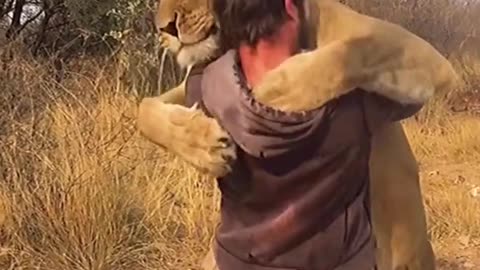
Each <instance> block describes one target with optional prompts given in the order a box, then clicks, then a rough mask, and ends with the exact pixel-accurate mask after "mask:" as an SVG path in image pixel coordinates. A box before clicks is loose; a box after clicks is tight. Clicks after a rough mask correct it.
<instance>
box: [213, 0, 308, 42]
mask: <svg viewBox="0 0 480 270" xmlns="http://www.w3.org/2000/svg"><path fill="white" fill-rule="evenodd" d="M284 1H285V0H213V10H214V13H215V16H216V17H217V21H218V23H219V25H220V35H221V38H222V43H223V44H224V45H225V46H226V47H227V48H235V49H236V48H238V47H239V46H240V45H241V44H242V43H247V44H248V45H255V44H256V43H257V42H258V41H259V39H261V38H265V37H268V36H271V35H273V34H274V33H275V32H276V31H277V30H278V27H279V26H280V25H282V24H283V23H284V22H285V21H286V20H288V19H289V16H288V14H287V11H286V9H285V2H284ZM301 1H303V0H293V2H294V3H295V4H296V5H297V6H298V5H299V3H300V2H301Z"/></svg>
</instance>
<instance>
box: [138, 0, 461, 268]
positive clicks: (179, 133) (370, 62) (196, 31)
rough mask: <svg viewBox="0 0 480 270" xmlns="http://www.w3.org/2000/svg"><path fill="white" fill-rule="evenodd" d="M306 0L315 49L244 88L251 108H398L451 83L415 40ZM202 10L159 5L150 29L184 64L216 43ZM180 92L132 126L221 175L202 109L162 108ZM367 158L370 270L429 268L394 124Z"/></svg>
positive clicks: (222, 156) (150, 105) (408, 166)
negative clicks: (373, 100)
mask: <svg viewBox="0 0 480 270" xmlns="http://www.w3.org/2000/svg"><path fill="white" fill-rule="evenodd" d="M307 2H308V5H309V6H308V7H307V8H308V19H309V24H310V29H311V31H312V34H313V35H312V36H313V37H316V39H315V40H312V42H314V43H315V44H316V45H317V47H318V48H319V49H316V50H314V51H312V52H308V53H303V54H300V55H297V56H294V57H291V58H290V59H289V60H287V61H285V63H284V64H282V65H280V66H279V67H278V68H277V69H275V70H273V71H272V72H270V73H269V74H268V75H267V77H266V78H265V80H263V81H262V82H261V83H260V85H259V86H258V87H256V88H255V89H254V91H253V93H254V95H255V97H256V99H258V101H260V102H262V103H264V104H266V105H268V106H272V107H274V108H276V109H281V110H284V111H301V110H308V109H311V108H315V107H319V106H321V105H322V104H324V103H325V102H327V101H329V100H331V99H333V98H336V97H338V96H341V95H343V94H345V93H347V92H348V91H350V90H352V89H353V88H356V87H362V88H364V89H368V90H370V91H373V92H377V93H379V94H382V95H385V96H387V97H390V98H392V99H395V100H397V101H400V102H407V103H408V102H412V101H413V102H424V101H426V100H427V99H428V98H429V97H431V96H432V95H433V93H434V92H435V91H443V90H445V89H448V87H450V86H451V84H452V82H453V80H454V77H455V74H454V72H453V69H452V68H451V66H450V65H449V63H448V61H446V60H445V59H444V58H443V57H441V55H440V54H438V52H436V51H435V50H434V49H433V48H432V47H431V46H430V45H429V44H428V43H426V42H425V41H423V40H421V39H420V38H418V37H416V36H414V35H412V34H410V33H408V32H407V31H405V30H403V29H402V28H400V27H398V26H396V25H392V24H388V23H385V22H383V21H380V20H377V19H373V18H370V17H366V16H364V15H361V14H358V13H356V12H354V11H352V10H350V9H348V8H347V7H345V6H343V5H341V4H338V3H336V2H334V1H328V0H318V1H314V0H307ZM208 6H209V5H208V1H207V0H184V1H182V0H162V1H161V2H160V5H159V9H158V16H159V18H158V20H157V24H158V26H159V28H165V27H166V26H167V25H168V24H169V23H172V22H175V23H176V24H177V30H178V31H179V35H178V37H175V36H171V35H169V34H165V33H163V34H162V39H163V40H162V41H163V42H164V45H166V46H168V47H169V48H171V49H172V51H174V53H176V54H177V55H178V60H179V63H180V64H182V65H184V66H186V65H188V64H195V63H196V62H199V61H200V60H207V61H208V60H210V59H212V58H214V57H215V56H217V54H216V53H217V48H218V44H217V45H215V41H216V40H218V39H217V38H216V37H215V35H214V34H211V32H210V30H211V28H212V27H214V23H212V22H213V16H212V14H210V13H209V12H207V11H209V10H208ZM179 14H183V15H182V16H179ZM188 14H197V15H198V14H202V16H203V17H201V16H200V17H201V19H199V17H198V16H190V17H189V16H187V15H188ZM319 14H321V16H319ZM175 18H177V20H175ZM187 18H193V19H194V20H195V19H196V20H198V22H201V23H197V24H196V23H195V21H190V22H189V23H188V24H190V25H195V27H192V29H189V28H188V27H179V25H184V24H185V20H186V19H187ZM182 20H183V21H182ZM182 22H183V23H184V24H182ZM202 26H203V27H202ZM189 31H190V32H189ZM182 32H183V33H182ZM187 32H188V33H189V34H187ZM184 37H188V38H185V39H188V41H186V40H183V39H184ZM192 41H193V42H192ZM206 48H207V49H208V53H205V51H206ZM202 54H203V57H202ZM305 70H307V72H305ZM312 71H314V72H312ZM322 78H324V79H322ZM184 91H185V89H184V87H182V86H180V87H177V88H175V89H174V90H173V91H172V92H169V93H167V94H166V95H164V96H160V97H157V98H149V99H145V100H144V101H143V102H142V104H141V105H140V110H139V128H140V130H141V131H142V133H143V134H144V135H145V136H146V137H147V138H149V139H150V140H151V141H153V142H155V143H157V144H158V145H161V146H164V147H166V148H167V149H168V150H170V151H173V152H174V153H176V154H178V155H180V156H181V157H183V158H184V159H185V160H187V161H189V162H190V163H192V164H193V165H194V166H196V167H198V168H202V169H204V170H206V171H208V172H210V173H212V174H213V175H215V176H219V175H222V174H224V173H226V172H227V171H228V170H229V167H228V164H227V163H226V162H225V160H226V159H228V158H230V157H234V151H233V150H232V149H231V148H230V147H229V143H226V142H228V140H229V137H228V134H226V133H225V132H224V131H223V130H222V129H221V128H220V126H219V125H218V123H217V122H216V121H215V120H214V119H210V118H207V117H206V116H205V115H204V114H203V113H202V112H199V111H197V110H195V109H188V108H184V107H181V106H179V105H169V104H166V103H172V102H174V103H176V104H182V102H181V100H182V98H184ZM167 95H169V96H167ZM172 97H173V98H172ZM189 131H194V132H192V133H189ZM199 132H201V133H199ZM371 151H372V152H371V157H370V172H371V180H370V181H371V191H372V193H371V194H372V195H371V203H372V209H373V227H374V233H375V235H376V238H377V241H378V264H379V265H378V266H379V269H382V270H390V269H411V270H412V269H413V270H415V269H418V270H430V269H435V265H434V255H433V252H432V248H431V245H430V243H429V241H428V237H427V226H426V218H425V211H424V206H423V203H422V197H421V192H420V186H419V176H418V175H419V174H418V167H417V164H416V160H415V157H414V155H413V153H412V151H411V148H410V146H409V144H408V141H407V138H406V136H405V133H404V131H403V128H402V126H401V124H400V123H392V124H391V125H389V126H386V127H384V128H383V129H382V130H379V131H378V133H377V134H374V136H373V142H372V150H371Z"/></svg>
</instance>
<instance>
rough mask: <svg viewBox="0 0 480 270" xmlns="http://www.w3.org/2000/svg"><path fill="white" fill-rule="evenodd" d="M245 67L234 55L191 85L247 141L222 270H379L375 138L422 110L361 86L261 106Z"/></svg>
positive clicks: (232, 187)
mask: <svg viewBox="0 0 480 270" xmlns="http://www.w3.org/2000/svg"><path fill="white" fill-rule="evenodd" d="M238 63H239V62H238V57H237V54H236V52H235V51H233V50H231V51H228V52H227V53H226V54H225V55H223V56H222V57H221V58H219V59H218V60H217V61H215V62H213V63H211V64H210V65H208V66H207V67H206V68H205V69H204V70H203V73H202V70H196V71H194V72H193V73H192V75H191V77H190V78H189V80H188V81H187V100H188V102H189V103H190V105H191V104H192V103H193V102H200V103H201V104H202V108H203V109H204V110H205V112H206V113H207V114H208V115H211V116H213V117H215V118H216V119H217V120H218V121H219V122H220V124H221V125H222V126H223V127H224V128H225V129H226V130H227V131H228V132H229V133H230V135H231V136H232V138H233V139H234V141H235V142H236V144H237V145H238V159H237V161H236V162H235V164H234V167H233V171H232V173H231V174H229V175H227V176H225V177H224V178H222V179H218V185H219V188H220V190H221V192H222V201H221V224H220V226H219V228H218V230H217V233H216V240H217V241H216V246H215V251H216V252H215V257H216V260H217V265H218V267H219V269H220V270H268V269H303V270H333V269H335V270H344V269H345V270H347V269H352V270H370V269H372V268H373V267H374V265H375V256H374V238H373V235H372V231H371V224H370V206H369V198H368V189H369V187H368V184H369V171H368V160H369V154H370V138H371V134H372V133H373V132H374V130H375V129H376V128H378V127H379V126H381V125H384V124H386V123H388V121H394V120H400V119H403V118H406V117H409V116H411V115H413V114H414V113H415V112H417V111H418V110H419V109H420V106H406V107H404V106H401V105H399V104H396V103H393V102H392V101H389V100H387V99H386V98H383V97H380V96H376V95H373V94H368V93H366V92H364V91H362V90H355V91H353V92H352V93H351V94H348V95H345V96H344V97H342V98H339V99H336V100H332V101H330V102H329V103H327V104H326V105H325V106H322V107H321V108H318V109H316V110H312V111H308V112H305V113H283V112H280V111H277V110H274V109H272V108H269V107H266V106H264V105H262V104H259V103H258V102H256V101H255V100H254V98H253V97H252V95H251V93H250V92H249V90H248V89H247V87H246V84H245V79H244V77H243V74H242V72H241V70H240V68H239V64H238Z"/></svg>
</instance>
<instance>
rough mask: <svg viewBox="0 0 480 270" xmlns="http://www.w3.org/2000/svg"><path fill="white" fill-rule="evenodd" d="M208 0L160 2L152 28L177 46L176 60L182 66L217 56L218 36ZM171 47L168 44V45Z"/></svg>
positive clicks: (161, 0) (166, 0)
mask: <svg viewBox="0 0 480 270" xmlns="http://www.w3.org/2000/svg"><path fill="white" fill-rule="evenodd" d="M210 1H211V0H159V2H158V6H157V11H156V14H155V25H156V27H157V30H158V31H159V32H160V33H168V34H170V35H171V36H172V37H173V38H175V41H176V42H177V44H178V43H179V44H180V48H179V49H178V46H176V47H177V48H176V49H172V48H169V49H171V50H172V51H176V54H177V61H178V63H179V64H180V65H181V66H183V67H186V66H189V65H193V64H197V63H199V62H205V61H208V60H210V59H212V58H214V57H215V56H218V50H219V47H220V46H219V35H218V28H217V24H216V23H215V17H214V16H213V13H212V12H211V10H210ZM171 45H173V44H168V45H167V46H171Z"/></svg>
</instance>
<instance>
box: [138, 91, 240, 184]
mask: <svg viewBox="0 0 480 270" xmlns="http://www.w3.org/2000/svg"><path fill="white" fill-rule="evenodd" d="M138 120H139V121H138V122H139V128H140V130H141V131H142V134H143V135H144V136H145V137H146V138H147V139H149V140H150V141H152V142H154V143H156V144H157V145H160V146H162V147H164V148H165V149H166V150H167V151H170V152H172V153H174V154H176V155H177V156H179V157H180V158H181V159H183V160H185V161H186V162H187V163H189V164H191V165H192V166H194V167H195V168H197V169H199V170H200V171H202V172H205V173H208V174H211V175H212V176H214V177H221V176H224V175H226V174H227V173H229V172H230V171H231V164H232V162H233V161H234V160H235V159H236V152H235V144H234V143H233V141H232V139H231V137H230V135H229V134H228V133H227V132H226V131H225V130H223V129H222V127H221V126H220V125H219V124H218V122H217V121H216V120H215V119H214V118H209V117H207V116H206V115H205V114H204V113H203V112H202V111H201V110H199V109H197V108H196V106H194V107H192V108H187V107H184V106H180V105H174V104H165V103H163V102H161V101H159V100H158V99H157V100H155V99H154V98H149V99H146V100H145V101H142V104H141V105H140V110H139V119H138Z"/></svg>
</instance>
